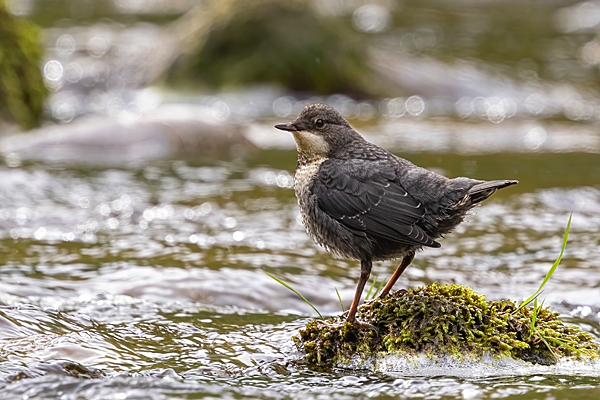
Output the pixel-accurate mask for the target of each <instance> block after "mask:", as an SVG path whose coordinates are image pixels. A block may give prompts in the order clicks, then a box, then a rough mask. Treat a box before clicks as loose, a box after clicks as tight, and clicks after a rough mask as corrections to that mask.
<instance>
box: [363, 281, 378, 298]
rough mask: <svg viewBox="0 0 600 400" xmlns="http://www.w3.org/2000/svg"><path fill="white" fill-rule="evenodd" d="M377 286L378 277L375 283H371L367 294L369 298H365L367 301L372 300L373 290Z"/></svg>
mask: <svg viewBox="0 0 600 400" xmlns="http://www.w3.org/2000/svg"><path fill="white" fill-rule="evenodd" d="M376 284H377V276H376V277H375V279H373V282H371V286H370V287H369V291H368V292H367V297H365V301H367V300H369V299H370V298H371V292H372V291H373V288H374V287H375V285H376Z"/></svg>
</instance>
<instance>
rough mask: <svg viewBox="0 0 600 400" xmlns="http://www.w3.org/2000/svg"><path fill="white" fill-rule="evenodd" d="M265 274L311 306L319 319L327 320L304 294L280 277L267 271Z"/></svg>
mask: <svg viewBox="0 0 600 400" xmlns="http://www.w3.org/2000/svg"><path fill="white" fill-rule="evenodd" d="M264 273H265V274H267V275H269V277H271V278H272V279H273V280H275V281H276V282H277V283H279V284H280V285H282V286H284V287H286V288H288V289H289V290H291V291H292V292H294V293H296V295H297V296H298V297H300V298H301V299H302V300H304V302H305V303H306V304H308V305H309V306H310V307H311V308H312V309H313V310H315V312H316V313H317V314H319V317H320V318H321V319H322V320H323V321H324V320H325V318H323V316H322V315H321V313H320V312H319V310H317V308H316V307H315V306H313V304H312V303H311V302H310V301H308V299H307V298H306V297H304V296H302V294H300V292H299V291H297V290H296V289H294V288H293V287H291V286H290V285H288V284H287V283H285V282H284V281H282V280H281V279H279V278H278V277H276V276H275V275H272V274H270V273H268V272H267V271H264Z"/></svg>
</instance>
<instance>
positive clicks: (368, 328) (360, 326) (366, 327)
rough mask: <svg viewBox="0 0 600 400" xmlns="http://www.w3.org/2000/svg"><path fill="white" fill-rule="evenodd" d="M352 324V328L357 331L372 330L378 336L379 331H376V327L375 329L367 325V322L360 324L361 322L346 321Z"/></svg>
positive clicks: (373, 326)
mask: <svg viewBox="0 0 600 400" xmlns="http://www.w3.org/2000/svg"><path fill="white" fill-rule="evenodd" d="M348 322H350V323H351V324H352V327H353V328H354V327H356V328H358V329H359V330H372V331H374V332H375V334H376V335H377V336H379V329H377V327H375V325H372V324H369V323H368V322H362V321H358V320H355V321H348Z"/></svg>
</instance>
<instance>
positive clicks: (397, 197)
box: [275, 104, 517, 322]
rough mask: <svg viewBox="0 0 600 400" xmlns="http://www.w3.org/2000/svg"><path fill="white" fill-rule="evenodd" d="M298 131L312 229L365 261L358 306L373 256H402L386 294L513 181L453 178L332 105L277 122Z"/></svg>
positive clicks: (337, 250) (299, 173) (319, 238)
mask: <svg viewBox="0 0 600 400" xmlns="http://www.w3.org/2000/svg"><path fill="white" fill-rule="evenodd" d="M275 127H276V128H278V129H281V130H286V131H290V132H291V133H292V134H293V135H294V139H295V141H296V145H297V149H298V164H297V167H296V175H295V183H294V190H295V192H296V197H297V198H298V204H299V206H300V211H301V214H302V220H303V222H304V225H305V226H306V230H307V232H308V234H309V235H310V236H311V237H312V238H313V239H314V240H315V241H316V242H317V243H318V244H320V245H322V246H324V247H325V248H326V249H327V250H328V251H330V252H332V253H334V254H336V255H338V256H342V257H347V258H353V259H357V260H360V261H361V280H360V281H359V285H358V288H357V293H356V295H355V298H354V301H353V304H352V307H351V309H350V313H349V316H348V320H349V321H351V322H354V321H355V313H356V307H357V306H358V301H359V300H360V296H361V293H362V290H363V288H364V284H365V282H366V280H367V279H368V276H369V274H370V270H371V263H372V261H373V260H387V259H391V258H403V263H402V264H401V266H400V267H399V268H398V270H397V271H396V273H395V274H394V276H393V277H392V279H391V280H390V282H389V283H388V285H386V288H385V289H384V291H383V293H382V295H383V296H385V295H387V293H388V292H389V290H390V289H391V286H393V284H394V283H395V281H396V280H397V279H398V277H399V276H400V274H401V273H402V272H403V271H404V269H405V268H406V266H408V264H410V262H411V261H412V258H413V257H414V254H415V252H416V251H417V250H419V249H421V248H422V247H440V244H439V243H438V242H437V241H436V239H439V238H441V237H442V236H443V235H444V234H446V233H449V232H450V231H452V230H453V229H454V228H455V227H456V226H457V225H458V224H459V223H461V222H462V220H463V218H464V217H465V215H466V213H467V212H468V211H469V210H470V209H471V208H473V207H474V206H475V205H477V204H478V203H480V202H481V201H483V200H485V199H487V198H488V197H489V196H491V195H492V194H494V193H495V192H496V190H498V189H501V188H504V187H507V186H510V185H514V184H516V183H517V181H514V180H497V181H481V180H475V179H469V178H455V179H448V178H446V177H444V176H441V175H439V174H436V173H434V172H431V171H428V170H426V169H424V168H421V167H418V166H416V165H414V164H412V163H411V162H409V161H407V160H405V159H403V158H400V157H397V156H395V155H393V154H392V153H390V152H388V151H387V150H385V149H383V148H381V147H379V146H376V145H374V144H372V143H369V142H368V141H366V140H365V139H364V138H363V137H362V136H360V135H359V134H358V133H357V132H356V131H355V130H354V129H352V127H351V126H350V124H349V123H348V121H346V119H344V117H342V116H341V115H340V114H339V113H338V112H336V111H335V110H334V109H333V108H331V107H329V106H327V105H324V104H312V105H309V106H307V107H305V108H304V109H303V110H302V112H301V113H300V115H299V116H298V118H297V119H296V120H295V121H294V122H291V123H288V124H279V125H276V126H275Z"/></svg>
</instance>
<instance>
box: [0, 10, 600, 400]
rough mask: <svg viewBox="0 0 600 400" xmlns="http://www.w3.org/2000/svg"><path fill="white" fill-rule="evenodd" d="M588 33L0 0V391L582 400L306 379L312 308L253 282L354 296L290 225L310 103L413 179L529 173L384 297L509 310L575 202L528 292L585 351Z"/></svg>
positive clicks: (478, 388)
mask: <svg viewBox="0 0 600 400" xmlns="http://www.w3.org/2000/svg"><path fill="white" fill-rule="evenodd" d="M599 35H600V1H586V2H582V1H575V0H546V1H539V0H521V1H511V0H486V1H472V0H454V1H448V0H380V1H376V0H372V1H368V0H294V1H283V0H253V1H243V0H221V1H217V0H203V1H199V0H196V1H193V0H172V1H166V0H96V1H92V0H0V382H1V383H0V386H1V387H2V390H3V391H4V393H6V395H7V396H9V397H7V398H56V396H58V395H62V396H63V397H64V398H77V397H76V396H78V395H80V396H83V397H84V398H88V399H91V398H98V399H101V398H102V399H104V398H120V399H123V398H138V397H135V396H142V397H139V398H156V399H162V398H171V397H173V396H180V397H185V398H200V397H207V396H208V397H210V396H221V397H227V398H240V397H265V398H271V397H272V398H288V397H291V398H293V397H294V396H295V394H297V393H305V394H306V393H309V394H311V395H313V396H314V397H318V396H325V397H327V398H329V397H330V396H332V395H333V394H336V395H339V396H341V397H343V398H355V397H356V398H364V397H365V396H367V395H369V396H370V397H376V398H386V397H385V396H399V395H402V396H404V397H407V398H412V397H423V396H424V394H427V395H431V396H434V397H435V396H437V397H436V398H455V397H460V398H492V397H494V398H498V397H509V396H513V397H522V398H531V399H534V398H540V397H539V396H540V393H542V392H543V393H544V396H546V395H547V396H551V397H552V398H569V397H571V398H572V397H573V396H574V393H577V396H578V398H586V397H585V396H589V397H588V398H590V399H591V398H598V396H600V392H599V391H598V390H599V389H597V387H598V386H599V385H600V381H598V378H597V374H596V375H594V373H590V372H589V371H588V372H581V371H579V372H578V374H574V373H573V371H571V370H568V369H567V370H561V371H558V370H556V369H555V370H552V371H553V372H549V370H536V371H537V372H536V371H532V370H524V372H522V373H523V374H524V375H527V377H525V376H523V377H519V378H503V379H499V378H498V377H497V376H496V375H498V373H499V372H497V371H496V372H493V371H492V372H490V371H488V373H491V375H493V376H494V377H493V378H486V379H483V378H481V377H478V378H477V379H458V378H448V377H446V378H433V377H430V378H427V379H415V378H411V377H407V376H405V375H402V376H398V375H393V374H392V375H390V374H373V373H370V372H365V371H363V372H357V371H341V370H333V371H311V370H308V369H306V368H305V367H303V366H302V365H301V364H300V365H298V364H296V363H295V360H296V359H297V358H298V354H296V353H295V350H294V348H293V345H292V342H291V339H290V338H291V336H292V335H293V334H294V332H295V331H296V329H298V328H299V327H301V326H302V324H303V323H304V322H305V321H306V319H305V318H306V317H308V316H312V314H311V312H312V310H311V309H310V308H309V307H308V306H307V305H306V304H304V303H303V302H302V301H301V300H299V299H298V298H297V297H296V296H295V295H294V294H292V293H291V292H289V291H288V290H287V289H285V288H283V287H282V286H280V285H279V284H277V283H276V282H274V281H273V280H271V279H270V278H269V277H268V276H266V275H265V274H264V271H268V272H270V273H272V274H274V275H276V276H278V277H280V278H282V279H283V280H285V281H286V282H288V283H290V284H291V285H292V286H294V287H295V288H296V289H298V290H299V291H300V292H301V293H302V294H304V295H305V296H306V297H307V298H309V299H310V300H311V301H312V302H313V303H314V304H315V305H316V306H317V308H319V310H320V311H321V312H322V313H324V314H328V315H332V314H336V313H339V312H341V308H340V304H339V302H338V299H337V297H336V293H335V291H336V289H337V290H338V291H339V292H340V294H341V297H342V299H343V302H344V303H345V304H344V306H345V307H348V304H349V302H350V301H351V298H352V294H353V292H354V288H355V284H356V281H357V279H358V276H359V266H358V265H357V263H356V262H354V261H348V260H340V259H335V258H333V257H332V256H330V255H329V254H327V253H326V252H325V251H324V250H323V249H321V248H318V247H317V246H316V245H314V244H313V243H312V241H311V240H310V239H309V238H308V236H307V235H306V234H305V232H304V228H303V226H302V224H301V222H300V217H299V212H298V208H297V205H296V199H295V197H294V194H293V190H292V187H293V171H294V167H295V162H296V154H295V145H294V142H293V140H292V138H291V137H290V136H289V135H286V134H285V133H282V132H280V131H277V130H275V129H274V128H273V127H272V126H273V124H275V123H281V122H287V121H290V120H293V119H294V118H295V117H296V115H297V114H298V112H299V111H300V110H301V109H302V108H303V107H304V106H305V105H306V104H310V103H314V102H325V103H328V104H330V105H332V106H333V107H335V108H336V109H337V110H338V111H340V112H341V113H342V114H344V115H345V116H346V117H347V118H348V119H350V121H351V123H352V124H353V126H355V127H356V128H357V129H358V130H359V131H360V132H361V133H363V134H364V136H365V137H366V138H367V139H368V140H370V141H373V142H375V143H376V144H378V145H381V146H384V147H386V148H388V149H390V150H391V151H393V152H394V153H396V154H398V155H400V156H402V157H405V158H407V159H409V160H411V161H412V162H414V163H416V164H418V165H421V166H424V167H427V168H429V169H432V170H434V171H436V172H439V173H442V174H444V175H446V176H449V177H456V176H469V177H473V178H479V179H518V180H519V181H520V183H519V185H517V186H515V187H512V188H510V189H506V190H503V191H501V192H499V193H497V194H496V195H495V196H494V197H493V198H492V199H490V200H489V201H487V202H486V203H485V204H484V205H483V206H482V207H480V208H478V209H477V210H476V212H475V213H473V215H471V216H469V218H468V219H467V221H466V222H465V223H463V224H462V225H461V226H460V227H459V228H458V229H457V231H456V232H455V233H452V234H450V235H448V237H447V238H446V239H444V241H443V242H442V248H441V249H433V250H431V249H427V250H425V251H423V252H421V253H419V254H418V255H417V258H416V261H415V263H414V264H413V265H412V266H411V267H410V268H409V269H408V270H407V271H406V272H405V274H404V275H403V276H402V279H400V281H399V282H398V284H397V287H398V288H400V287H414V286H419V285H423V284H429V283H431V282H434V281H435V282H440V283H451V282H454V283H459V284H463V285H467V286H469V287H471V288H473V289H475V290H476V291H478V292H480V293H482V294H484V295H486V296H487V298H488V299H501V298H512V299H515V300H519V299H521V298H523V297H526V296H528V295H529V294H531V293H533V292H534V291H535V290H536V289H537V287H538V285H539V283H540V282H541V281H542V279H543V278H544V276H545V274H546V272H547V270H548V269H549V267H550V265H551V264H552V262H553V261H554V260H555V259H556V257H557V256H558V254H559V251H560V246H561V240H562V234H563V232H564V229H565V226H566V223H567V219H568V217H569V214H570V213H571V212H572V213H573V224H572V228H571V234H570V241H569V245H568V247H567V252H566V255H565V257H564V259H563V263H562V264H561V266H560V267H559V269H558V271H557V273H556V274H555V276H554V277H553V278H552V280H551V281H550V283H549V284H548V285H547V289H546V291H545V292H544V294H543V295H542V296H543V297H545V298H546V299H547V300H546V304H549V305H551V306H552V308H553V309H555V310H557V311H558V312H560V313H561V314H562V316H563V318H564V319H565V321H567V322H570V323H575V324H578V325H579V326H580V327H581V328H582V329H584V330H586V331H589V332H591V333H592V334H594V335H595V336H596V337H597V338H600V265H599V263H598V259H600V250H599V249H600V156H599V155H598V153H599V152H600V132H599V130H598V128H599V126H600V96H599V91H600V79H599V78H600V76H599V75H600V67H599V65H600V36H599ZM394 267H395V265H394V263H393V262H385V263H379V264H377V265H376V266H375V267H374V272H373V279H378V281H381V280H385V279H387V277H389V275H390V274H391V272H392V271H393V269H394ZM472 372H473V374H474V376H478V375H477V373H475V371H472ZM511 373H512V374H520V373H521V372H518V371H516V372H515V370H513V371H511ZM423 374H425V375H426V372H423V371H419V372H418V373H417V375H423ZM557 376H558V378H557ZM85 378H90V379H85ZM108 378H110V379H108ZM119 396H121V397H119ZM444 396H446V397H444ZM544 398H545V397H544Z"/></svg>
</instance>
